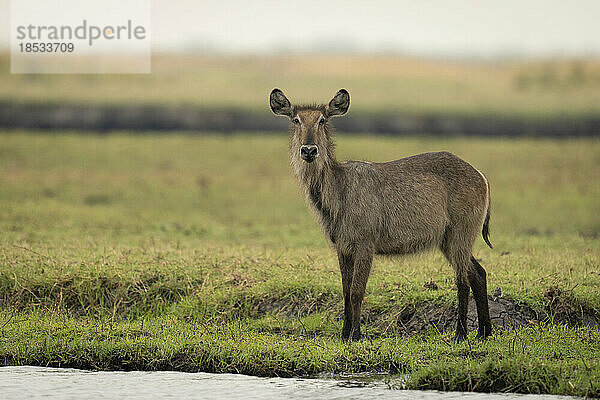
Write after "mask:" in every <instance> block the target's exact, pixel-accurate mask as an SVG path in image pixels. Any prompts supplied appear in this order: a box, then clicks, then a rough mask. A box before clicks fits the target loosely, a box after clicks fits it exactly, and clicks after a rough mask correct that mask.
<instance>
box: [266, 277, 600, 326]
mask: <svg viewBox="0 0 600 400" xmlns="http://www.w3.org/2000/svg"><path fill="white" fill-rule="evenodd" d="M544 298H545V302H546V304H545V307H544V308H543V309H542V310H535V309H533V308H532V307H529V306H528V305H526V304H520V303H518V302H516V301H514V300H512V299H510V298H504V297H502V295H501V294H500V295H492V296H489V297H488V302H489V307H490V317H491V320H492V325H493V327H494V329H495V330H502V329H505V328H510V327H517V326H526V325H535V324H540V323H552V324H566V325H569V326H600V314H599V313H598V312H596V311H595V310H593V309H591V308H590V307H587V306H585V305H581V304H578V303H577V302H576V301H575V300H574V299H572V298H571V297H570V295H569V293H567V292H565V291H562V290H561V289H559V288H556V287H551V288H548V289H547V290H546V292H545V293H544ZM338 306H339V305H338V304H337V303H335V302H331V301H329V302H323V301H321V302H319V301H315V302H312V303H310V304H296V303H294V302H289V301H285V302H284V301H281V300H272V301H271V300H265V301H263V302H261V303H259V304H258V305H257V307H256V309H257V311H258V315H257V316H260V315H264V314H268V313H274V314H275V315H277V316H278V317H284V318H298V317H303V316H306V315H309V314H311V313H312V312H314V311H318V310H320V311H324V310H326V311H329V312H334V309H337V308H339V307H338ZM337 311H338V313H339V314H340V317H341V310H337ZM364 311H365V312H364V315H363V319H364V321H363V322H364V323H365V324H366V325H367V327H369V326H370V327H371V328H374V329H375V330H376V331H378V332H381V333H383V334H385V332H388V331H399V332H402V333H404V334H406V335H416V334H423V333H426V332H428V331H430V330H432V329H434V330H439V331H442V332H453V331H454V329H455V328H456V320H457V314H456V307H454V306H451V305H448V304H438V303H434V302H423V303H418V304H408V305H404V306H400V308H398V309H392V310H390V311H388V312H385V313H378V312H374V311H369V310H368V309H365V310H364ZM467 327H468V329H469V330H470V331H471V330H477V310H476V307H475V301H474V300H473V298H471V300H470V302H469V309H468V314H467Z"/></svg>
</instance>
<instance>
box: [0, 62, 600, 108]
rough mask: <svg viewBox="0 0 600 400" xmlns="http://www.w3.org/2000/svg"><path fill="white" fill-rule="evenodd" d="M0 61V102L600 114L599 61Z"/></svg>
mask: <svg viewBox="0 0 600 400" xmlns="http://www.w3.org/2000/svg"><path fill="white" fill-rule="evenodd" d="M9 70H10V63H9V57H8V56H7V55H1V54H0V72H4V73H0V101H5V102H19V103H20V102H23V103H57V104H61V103H77V104H78V103H83V104H87V105H94V104H123V105H131V104H151V105H167V106H180V105H193V106H201V107H206V108H211V107H217V108H218V107H225V108H238V109H245V110H253V111H257V112H266V105H267V96H268V94H269V92H270V91H271V89H272V88H273V87H280V88H281V89H283V91H284V92H285V93H286V94H288V95H289V96H290V100H292V102H314V101H321V102H325V101H327V100H328V99H330V98H331V96H333V94H334V93H335V92H336V91H337V90H338V89H339V88H342V87H344V88H346V89H348V90H349V91H350V93H351V95H352V109H353V110H354V111H353V114H356V115H360V114H361V113H369V112H404V113H416V114H419V113H434V114H440V113H441V114H468V115H478V116H480V115H495V116H498V115H507V116H522V117H557V116H559V117H560V116H579V115H598V114H599V113H600V60H597V59H573V60H568V59H567V60H546V61H544V60H542V61H539V60H538V61H530V62H525V61H518V62H517V61H503V62H502V61H500V62H494V63H492V62H490V63H486V62H474V61H471V62H469V61H463V62H458V61H449V60H433V59H415V58H408V57H401V56H390V55H381V56H364V55H362V56H358V55H356V56H326V55H322V56H316V55H312V56H291V55H290V56H285V55H281V56H262V57H261V56H217V55H212V56H211V55H206V56H194V55H174V54H163V55H160V54H159V55H155V56H153V58H152V74H148V75H118V74H104V75H102V74H72V75H62V74H49V75H27V74H10V73H8V72H9Z"/></svg>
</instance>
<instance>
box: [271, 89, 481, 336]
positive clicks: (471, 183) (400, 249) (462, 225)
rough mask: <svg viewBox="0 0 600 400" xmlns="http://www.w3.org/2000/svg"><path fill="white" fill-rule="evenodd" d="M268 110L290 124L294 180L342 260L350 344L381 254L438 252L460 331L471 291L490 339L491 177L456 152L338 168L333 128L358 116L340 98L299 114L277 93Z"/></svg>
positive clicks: (461, 332)
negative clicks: (485, 253)
mask: <svg viewBox="0 0 600 400" xmlns="http://www.w3.org/2000/svg"><path fill="white" fill-rule="evenodd" d="M270 105H271V109H272V111H273V112H274V113H275V114H276V115H284V116H287V117H289V118H290V158H291V164H292V168H293V171H294V174H295V175H296V177H297V178H298V180H299V181H300V185H301V187H302V189H303V190H304V192H305V193H306V196H307V198H308V200H309V203H310V205H311V206H312V208H313V209H314V211H315V213H316V214H317V216H318V218H319V220H320V223H321V225H322V227H323V230H324V232H325V234H326V236H327V237H328V239H329V240H330V241H331V243H332V244H333V247H334V248H335V249H336V251H337V255H338V259H339V266H340V270H341V274H342V286H343V291H344V305H345V307H344V325H343V329H342V338H343V339H344V340H348V339H352V340H358V339H360V338H361V333H360V310H361V304H362V300H363V297H364V294H365V287H366V284H367V280H368V278H369V273H370V271H371V263H372V261H373V256H374V255H375V254H410V253H416V252H419V251H422V250H425V249H428V248H432V247H437V248H439V249H440V250H441V251H442V253H443V254H444V256H445V257H446V259H447V260H448V262H449V263H450V264H451V265H452V267H453V268H454V271H455V276H456V283H457V287H458V323H457V326H456V335H455V340H456V341H459V340H462V339H464V338H465V337H466V333H467V331H466V315H467V305H468V300H469V288H471V290H472V291H473V296H474V298H475V302H476V305H477V315H478V321H479V329H478V336H479V337H487V336H489V335H490V334H491V323H490V317H489V309H488V301H487V288H486V285H487V284H486V273H485V270H484V269H483V268H482V267H481V265H480V264H479V263H478V262H477V260H475V258H474V257H473V256H472V249H473V244H474V242H475V239H476V237H477V235H478V234H479V232H482V234H483V237H484V240H485V241H486V243H487V244H488V245H489V246H490V247H491V244H490V242H489V240H488V224H489V217H490V211H489V209H490V207H489V206H490V191H489V185H488V182H487V179H486V178H485V176H484V175H483V174H482V173H481V172H479V171H478V170H476V169H475V168H473V167H472V166H471V165H470V164H469V163H467V162H466V161H463V160H462V159H460V158H458V157H457V156H455V155H453V154H451V153H448V152H436V153H424V154H419V155H414V156H411V157H407V158H402V159H400V160H396V161H390V162H385V163H371V162H363V161H346V162H338V161H337V160H336V158H335V153H334V144H333V141H332V133H331V126H330V124H329V118H331V117H333V116H338V115H343V114H345V113H346V112H347V110H348V108H349V106H350V96H349V94H348V92H347V91H346V90H344V89H341V90H340V91H339V92H338V93H337V94H336V95H335V96H334V98H333V99H332V100H331V101H330V102H329V104H328V105H309V106H306V105H303V106H292V105H291V103H290V102H289V100H288V99H287V98H286V97H285V95H284V94H283V92H281V91H280V90H279V89H274V90H273V91H272V92H271V95H270Z"/></svg>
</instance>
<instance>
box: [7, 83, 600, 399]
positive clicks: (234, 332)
mask: <svg viewBox="0 0 600 400" xmlns="http://www.w3.org/2000/svg"><path fill="white" fill-rule="evenodd" d="M3 79H4V78H3ZM90 79H91V78H90ZM0 140H1V145H0V210H1V212H0V302H1V303H0V305H1V309H0V365H15V364H30V365H31V364H32V365H51V366H70V367H79V368H89V369H143V370H156V369H173V370H182V371H208V372H241V373H247V374H253V375H279V376H296V375H313V374H318V373H323V372H325V373H342V372H344V373H345V372H365V371H367V372H390V373H394V374H405V375H403V376H407V377H408V378H407V380H406V386H407V387H410V388H435V389H441V390H475V391H514V392H524V393H560V394H574V395H588V396H600V328H599V327H598V326H597V325H595V326H592V327H589V326H579V325H578V322H582V321H583V322H585V321H589V320H592V321H598V316H599V315H600V290H599V289H600V236H599V234H600V179H599V178H600V140H598V139H593V138H592V139H589V138H588V139H572V140H550V139H536V140H532V139H514V140H513V139H510V140H509V139H502V138H496V139H474V138H452V139H440V138H431V137H408V138H374V137H367V136H350V137H347V136H344V135H342V134H339V135H338V138H337V144H338V146H337V151H338V158H339V159H368V160H373V161H386V160H391V159H396V158H400V157H404V156H408V155H411V154H415V153H419V152H424V151H434V150H449V151H452V152H454V153H456V154H457V155H459V156H461V157H462V158H464V159H466V160H468V161H469V162H471V163H472V164H473V165H475V166H476V167H477V168H478V169H480V170H482V171H483V172H485V174H486V175H487V176H488V178H489V181H490V184H491V199H492V218H491V241H492V243H493V244H494V246H495V248H494V249H493V250H491V249H489V248H487V247H486V246H485V244H484V243H483V241H482V240H480V241H478V242H477V244H476V247H475V250H474V252H475V256H476V257H477V258H478V259H481V260H482V261H481V263H482V265H483V266H484V267H485V268H486V269H487V271H488V289H489V293H490V296H493V292H494V291H496V288H500V289H501V292H502V298H503V299H506V300H507V301H510V302H511V304H513V303H514V304H517V305H520V306H523V307H528V308H529V309H531V310H534V311H536V312H540V313H545V317H544V318H539V319H536V320H530V321H525V322H524V323H525V324H524V325H523V326H520V327H516V328H506V329H504V330H502V331H497V333H496V334H495V335H493V336H492V337H491V338H490V339H489V340H487V341H485V342H481V341H477V340H475V337H474V336H475V335H474V332H471V335H470V337H469V340H467V341H465V342H464V343H461V344H458V345H454V344H451V343H450V338H451V335H452V332H449V331H447V330H444V329H443V327H442V328H440V329H439V330H436V329H435V328H434V327H433V326H431V325H427V326H425V329H424V330H423V331H418V332H412V331H410V330H408V331H407V330H406V329H405V327H403V326H402V320H403V315H404V314H403V313H404V312H405V310H407V309H411V307H413V308H417V309H419V307H425V306H426V307H429V308H427V309H428V310H434V309H436V308H437V309H444V308H446V309H451V308H452V307H454V306H455V304H456V296H455V290H454V283H453V275H452V274H453V273H452V269H451V267H450V266H448V265H447V264H446V262H445V261H444V259H443V257H442V256H441V255H440V254H438V253H436V252H433V253H426V254H422V255H417V256H411V257H405V258H390V257H385V258H383V257H382V258H378V259H376V261H375V264H374V267H373V272H372V276H371V279H370V281H369V284H368V287H367V297H366V299H365V304H364V308H363V312H364V333H365V334H366V336H367V338H366V339H365V340H362V341H361V342H358V343H342V342H341V341H340V340H339V339H338V338H337V337H338V334H339V332H340V330H341V319H340V317H341V312H342V301H341V283H340V276H339V272H338V267H337V261H336V259H335V257H334V254H333V252H332V250H331V249H330V248H329V247H328V245H327V243H326V241H325V239H324V237H323V235H322V234H321V232H320V230H319V228H318V226H317V223H316V222H315V219H314V218H313V217H312V215H311V214H310V212H309V211H308V209H307V207H306V205H305V203H304V200H303V199H302V198H301V197H300V194H299V190H298V188H297V185H296V183H295V182H294V180H293V178H292V175H291V171H290V167H289V160H288V154H287V151H288V150H287V136H286V134H284V133H282V134H281V135H279V136H276V135H272V136H265V135H257V134H237V135H231V136H217V135H210V134H206V135H201V136H191V135H183V134H176V133H173V134H171V135H168V136H154V135H144V136H132V135H127V134H125V133H118V132H115V133H112V134H109V135H95V134H91V133H87V134H85V135H82V134H80V133H61V132H54V133H47V132H44V133H35V132H29V133H25V132H14V131H3V132H1V133H0ZM431 281H433V282H435V283H436V285H437V290H428V289H426V288H425V287H424V285H425V284H426V283H429V282H431ZM427 286H428V287H431V285H427ZM565 310H566V311H565ZM580 314H581V315H580ZM584 314H585V315H584ZM582 316H585V317H586V318H588V319H587V320H585V319H584V318H583V317H582ZM580 317H581V318H580ZM594 318H596V319H595V320H594Z"/></svg>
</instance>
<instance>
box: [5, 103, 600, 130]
mask: <svg viewBox="0 0 600 400" xmlns="http://www.w3.org/2000/svg"><path fill="white" fill-rule="evenodd" d="M335 126H336V128H337V129H338V130H340V131H343V132H351V133H372V134H386V135H406V134H420V133H426V134H430V135H477V136H550V137H571V136H598V135H599V134H600V115H587V116H579V117H549V118H525V117H520V116H490V115H481V116H477V115H450V114H447V115H444V114H408V113H397V112H394V113H391V112H390V113H370V114H366V113H363V114H361V113H359V112H356V111H355V112H353V113H351V114H350V115H349V116H347V117H346V118H339V119H337V120H336V121H335ZM0 127H2V128H21V129H57V130H63V129H73V130H84V131H100V132H102V131H110V130H129V131H191V132H205V131H212V132H222V133H230V132H238V131H260V132H282V131H285V130H286V129H287V128H286V127H287V124H286V121H285V120H284V119H283V118H274V117H273V115H271V113H270V112H268V110H267V109H266V104H265V110H264V112H263V111H260V112H255V111H249V110H243V109H234V108H219V109H207V108H198V107H191V106H181V107H163V106H151V105H116V106H110V105H81V104H33V103H32V104H22V103H12V102H6V101H5V102H0Z"/></svg>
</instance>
